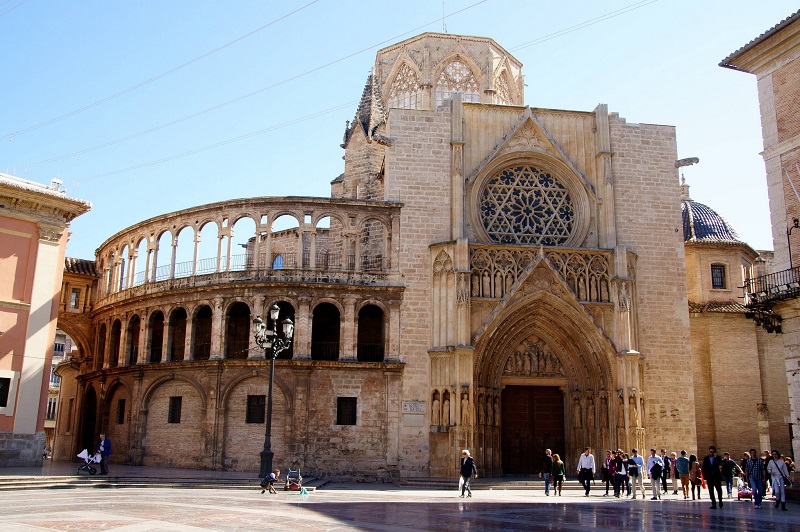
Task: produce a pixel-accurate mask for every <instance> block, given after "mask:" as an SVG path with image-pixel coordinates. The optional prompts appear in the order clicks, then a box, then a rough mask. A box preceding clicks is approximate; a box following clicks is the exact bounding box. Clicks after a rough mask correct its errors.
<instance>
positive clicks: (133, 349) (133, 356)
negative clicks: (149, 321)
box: [126, 315, 141, 366]
mask: <svg viewBox="0 0 800 532" xmlns="http://www.w3.org/2000/svg"><path fill="white" fill-rule="evenodd" d="M140 329H141V320H140V319H139V316H138V315H134V316H133V317H132V318H131V321H129V322H128V345H127V346H126V348H127V349H126V352H127V354H128V365H129V366H133V365H135V364H136V361H137V360H138V359H139V330H140Z"/></svg>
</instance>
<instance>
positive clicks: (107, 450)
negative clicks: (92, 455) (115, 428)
mask: <svg viewBox="0 0 800 532" xmlns="http://www.w3.org/2000/svg"><path fill="white" fill-rule="evenodd" d="M97 452H99V453H100V474H101V475H108V457H109V456H111V440H110V439H109V438H106V435H105V434H103V433H102V432H101V433H100V441H99V442H98V443H97Z"/></svg>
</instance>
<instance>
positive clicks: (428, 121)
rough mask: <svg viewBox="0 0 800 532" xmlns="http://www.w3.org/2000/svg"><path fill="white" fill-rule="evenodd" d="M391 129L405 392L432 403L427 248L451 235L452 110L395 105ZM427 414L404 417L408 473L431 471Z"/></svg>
mask: <svg viewBox="0 0 800 532" xmlns="http://www.w3.org/2000/svg"><path fill="white" fill-rule="evenodd" d="M387 133H388V135H389V137H391V139H392V141H393V147H392V148H391V149H389V150H387V153H386V176H385V194H386V199H387V200H395V201H400V202H403V204H404V207H403V210H402V213H401V220H400V225H401V227H402V228H403V232H402V239H401V241H400V253H399V256H400V270H401V271H402V272H403V275H404V280H405V285H406V288H405V292H404V294H403V302H402V305H401V307H400V316H401V318H400V319H401V322H402V327H403V339H402V342H401V360H402V361H403V362H405V363H406V368H405V371H404V374H403V394H402V395H403V399H404V400H416V401H425V402H426V403H427V401H428V391H429V373H428V372H429V362H428V352H427V350H428V348H429V346H430V345H431V331H430V327H429V324H430V323H431V321H432V316H431V280H432V275H433V274H432V270H431V267H432V266H431V264H430V260H431V259H430V251H429V249H428V246H429V245H430V244H431V243H434V242H442V241H445V240H449V239H450V202H451V198H450V175H449V174H450V112H427V111H411V110H400V109H392V110H391V112H390V114H389V121H388V128H387ZM427 406H428V407H429V406H430V405H427ZM427 417H428V416H427V415H424V416H421V415H416V414H404V415H403V423H402V428H401V430H400V471H401V474H404V475H405V476H419V475H422V476H425V475H428V465H429V462H428V456H429V455H428V453H429V425H430V423H429V421H428V419H427Z"/></svg>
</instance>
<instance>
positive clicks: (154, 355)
mask: <svg viewBox="0 0 800 532" xmlns="http://www.w3.org/2000/svg"><path fill="white" fill-rule="evenodd" d="M148 328H149V329H150V353H149V356H148V362H153V363H156V364H158V363H159V362H161V360H162V358H163V353H162V351H163V348H164V313H163V312H161V311H160V310H158V311H156V312H154V313H153V315H152V316H151V317H150V326H149V327H148Z"/></svg>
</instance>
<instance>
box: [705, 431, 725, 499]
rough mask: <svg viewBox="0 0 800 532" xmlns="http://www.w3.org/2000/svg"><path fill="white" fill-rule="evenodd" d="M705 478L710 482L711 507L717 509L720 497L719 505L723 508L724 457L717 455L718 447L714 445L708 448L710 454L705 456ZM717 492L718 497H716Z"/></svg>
mask: <svg viewBox="0 0 800 532" xmlns="http://www.w3.org/2000/svg"><path fill="white" fill-rule="evenodd" d="M703 478H705V479H706V484H708V494H709V496H710V497H711V509H712V510H716V509H717V499H719V507H720V508H722V458H720V457H719V456H717V448H716V447H714V446H713V445H711V446H710V447H709V448H708V455H707V456H706V457H705V458H703ZM715 492H716V495H717V497H716V498H715V497H714V493H715Z"/></svg>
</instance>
